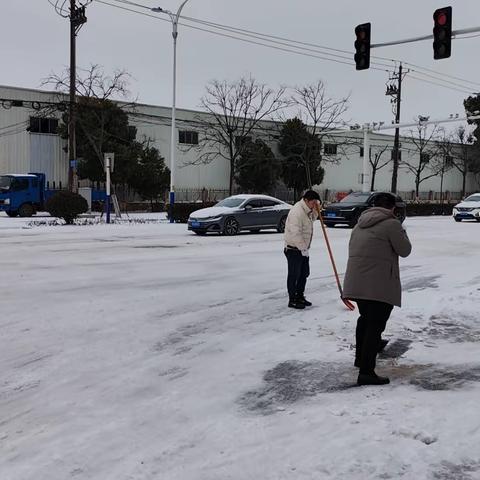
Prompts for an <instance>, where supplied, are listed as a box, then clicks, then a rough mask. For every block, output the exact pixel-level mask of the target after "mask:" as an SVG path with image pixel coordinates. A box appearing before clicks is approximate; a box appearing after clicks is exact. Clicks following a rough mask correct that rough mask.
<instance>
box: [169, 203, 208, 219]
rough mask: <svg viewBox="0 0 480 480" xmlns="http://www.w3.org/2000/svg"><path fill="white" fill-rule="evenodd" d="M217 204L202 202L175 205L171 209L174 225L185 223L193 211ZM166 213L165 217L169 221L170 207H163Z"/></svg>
mask: <svg viewBox="0 0 480 480" xmlns="http://www.w3.org/2000/svg"><path fill="white" fill-rule="evenodd" d="M216 203H217V202H204V203H176V204H175V205H174V208H173V218H174V221H175V223H187V221H188V217H189V216H190V214H191V213H193V212H194V211H195V210H200V209H201V208H208V207H213V206H214V205H216ZM165 210H166V211H167V217H168V219H169V220H170V205H165Z"/></svg>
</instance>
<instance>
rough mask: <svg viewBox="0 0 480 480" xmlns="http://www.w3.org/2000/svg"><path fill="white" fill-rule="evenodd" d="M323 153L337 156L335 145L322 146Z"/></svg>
mask: <svg viewBox="0 0 480 480" xmlns="http://www.w3.org/2000/svg"><path fill="white" fill-rule="evenodd" d="M323 153H324V154H325V155H336V154H337V144H336V143H326V144H325V145H324V146H323Z"/></svg>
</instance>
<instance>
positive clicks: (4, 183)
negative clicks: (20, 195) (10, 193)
mask: <svg viewBox="0 0 480 480" xmlns="http://www.w3.org/2000/svg"><path fill="white" fill-rule="evenodd" d="M11 183H12V178H11V177H0V190H9V189H10V185H11Z"/></svg>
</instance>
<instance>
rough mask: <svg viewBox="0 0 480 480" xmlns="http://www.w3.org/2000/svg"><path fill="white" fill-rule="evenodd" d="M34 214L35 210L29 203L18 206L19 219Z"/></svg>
mask: <svg viewBox="0 0 480 480" xmlns="http://www.w3.org/2000/svg"><path fill="white" fill-rule="evenodd" d="M34 213H35V209H34V208H33V205H31V204H30V203H24V204H23V205H20V208H19V209H18V214H19V215H20V216H21V217H31V216H32V215H33V214H34Z"/></svg>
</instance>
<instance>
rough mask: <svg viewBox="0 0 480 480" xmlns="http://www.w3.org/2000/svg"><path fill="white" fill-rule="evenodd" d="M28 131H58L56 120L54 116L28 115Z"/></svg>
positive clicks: (55, 132) (53, 133)
mask: <svg viewBox="0 0 480 480" xmlns="http://www.w3.org/2000/svg"><path fill="white" fill-rule="evenodd" d="M28 131H29V132H30V133H50V134H52V135H56V134H57V133H58V120H57V119H56V118H43V117H30V126H29V128H28Z"/></svg>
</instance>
